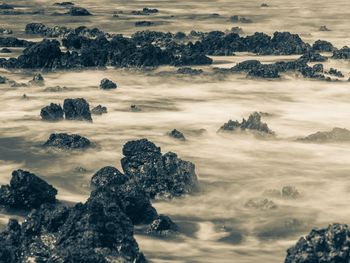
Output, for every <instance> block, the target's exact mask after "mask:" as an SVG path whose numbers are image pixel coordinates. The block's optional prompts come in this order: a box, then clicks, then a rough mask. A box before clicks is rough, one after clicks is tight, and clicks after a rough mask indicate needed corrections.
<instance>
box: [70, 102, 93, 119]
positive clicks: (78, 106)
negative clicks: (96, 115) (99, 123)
mask: <svg viewBox="0 0 350 263" xmlns="http://www.w3.org/2000/svg"><path fill="white" fill-rule="evenodd" d="M63 111H64V114H65V117H66V120H78V121H90V122H92V118H91V112H90V106H89V103H88V102H87V101H86V100H85V99H83V98H77V99H65V100H64V103H63Z"/></svg>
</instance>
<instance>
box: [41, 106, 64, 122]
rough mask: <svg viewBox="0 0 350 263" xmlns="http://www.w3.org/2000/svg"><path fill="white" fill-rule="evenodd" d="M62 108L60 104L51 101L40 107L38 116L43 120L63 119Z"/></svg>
mask: <svg viewBox="0 0 350 263" xmlns="http://www.w3.org/2000/svg"><path fill="white" fill-rule="evenodd" d="M63 114H64V113H63V109H62V107H61V105H59V104H55V103H51V104H50V105H49V106H46V107H44V108H42V109H41V112H40V116H41V118H42V120H44V121H60V120H63Z"/></svg>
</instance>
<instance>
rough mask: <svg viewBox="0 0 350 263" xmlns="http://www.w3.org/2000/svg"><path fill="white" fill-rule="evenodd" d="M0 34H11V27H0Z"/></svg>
mask: <svg viewBox="0 0 350 263" xmlns="http://www.w3.org/2000/svg"><path fill="white" fill-rule="evenodd" d="M0 34H4V35H11V34H13V31H12V29H8V28H0Z"/></svg>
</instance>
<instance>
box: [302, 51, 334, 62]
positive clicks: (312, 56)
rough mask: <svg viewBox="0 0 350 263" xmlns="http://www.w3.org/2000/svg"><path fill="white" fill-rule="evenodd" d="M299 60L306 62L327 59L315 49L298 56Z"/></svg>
mask: <svg viewBox="0 0 350 263" xmlns="http://www.w3.org/2000/svg"><path fill="white" fill-rule="evenodd" d="M300 59H301V60H303V61H306V62H325V61H327V57H325V56H322V55H321V54H320V53H318V52H316V51H308V52H306V53H305V54H304V55H302V56H301V57H300Z"/></svg>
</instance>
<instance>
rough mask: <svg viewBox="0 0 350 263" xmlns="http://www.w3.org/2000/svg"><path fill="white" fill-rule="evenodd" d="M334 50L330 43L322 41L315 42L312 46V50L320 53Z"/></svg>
mask: <svg viewBox="0 0 350 263" xmlns="http://www.w3.org/2000/svg"><path fill="white" fill-rule="evenodd" d="M334 49H335V48H334V47H333V45H332V43H331V42H328V41H324V40H317V41H316V42H315V43H314V44H313V45H312V50H315V51H320V52H332V51H333V50H334Z"/></svg>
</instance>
